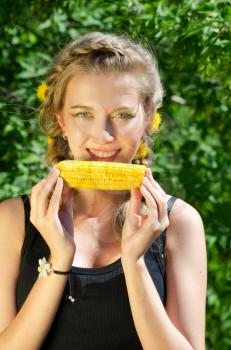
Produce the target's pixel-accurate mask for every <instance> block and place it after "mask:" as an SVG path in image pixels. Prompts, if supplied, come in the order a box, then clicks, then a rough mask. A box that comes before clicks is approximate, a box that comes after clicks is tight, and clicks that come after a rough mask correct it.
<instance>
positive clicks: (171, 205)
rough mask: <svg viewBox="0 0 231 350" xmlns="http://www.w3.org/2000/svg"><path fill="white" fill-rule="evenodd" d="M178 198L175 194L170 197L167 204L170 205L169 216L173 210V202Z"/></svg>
mask: <svg viewBox="0 0 231 350" xmlns="http://www.w3.org/2000/svg"><path fill="white" fill-rule="evenodd" d="M176 199H177V198H176V197H174V196H171V197H170V198H169V199H168V202H167V205H168V217H169V215H170V212H171V210H172V207H173V204H174V202H175V200H176Z"/></svg>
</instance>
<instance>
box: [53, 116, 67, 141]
mask: <svg viewBox="0 0 231 350" xmlns="http://www.w3.org/2000/svg"><path fill="white" fill-rule="evenodd" d="M55 117H56V119H57V121H58V123H59V126H60V128H61V129H62V131H63V134H64V135H65V136H67V135H66V126H65V123H64V119H63V114H62V113H61V112H55Z"/></svg>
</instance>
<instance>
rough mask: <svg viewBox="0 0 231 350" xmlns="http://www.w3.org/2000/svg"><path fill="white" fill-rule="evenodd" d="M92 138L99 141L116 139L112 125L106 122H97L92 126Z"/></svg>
mask: <svg viewBox="0 0 231 350" xmlns="http://www.w3.org/2000/svg"><path fill="white" fill-rule="evenodd" d="M92 138H94V139H95V140H97V142H99V141H100V140H102V141H104V142H105V141H111V140H113V139H114V136H113V128H112V125H110V124H109V123H108V121H106V122H102V123H97V124H95V125H94V126H93V128H92Z"/></svg>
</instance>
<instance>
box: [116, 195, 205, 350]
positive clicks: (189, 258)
mask: <svg viewBox="0 0 231 350" xmlns="http://www.w3.org/2000/svg"><path fill="white" fill-rule="evenodd" d="M177 202H178V204H177ZM166 245H167V247H166V248H167V266H166V284H167V291H166V292H167V301H166V309H165V308H164V306H163V304H162V302H161V300H160V297H159V294H158V292H157V290H156V287H155V285H154V284H153V281H152V279H151V277H150V274H149V272H148V270H147V268H146V266H145V262H144V259H143V257H142V258H141V259H139V261H134V259H133V260H132V259H131V257H123V258H122V263H123V268H124V273H125V280H126V285H127V290H128V296H129V301H130V305H131V311H132V315H133V319H134V324H135V327H136V330H137V333H138V336H139V338H140V341H141V343H142V346H143V349H144V350H155V349H156V350H159V349H161V350H205V304H206V285H207V259H206V244H205V236H204V228H203V223H202V220H201V217H200V215H199V213H198V212H197V211H196V210H195V209H194V208H193V207H192V206H190V205H189V204H187V203H186V202H183V201H182V200H179V199H178V200H177V201H176V202H175V204H174V207H173V209H172V212H171V215H170V225H169V228H168V232H167V240H166Z"/></svg>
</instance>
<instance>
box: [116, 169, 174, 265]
mask: <svg viewBox="0 0 231 350" xmlns="http://www.w3.org/2000/svg"><path fill="white" fill-rule="evenodd" d="M142 196H143V197H144V198H145V201H146V204H147V206H148V210H147V213H146V214H143V213H142V212H141V204H142V203H141V199H142ZM168 226H169V219H168V213H167V195H166V193H165V192H164V191H163V189H162V188H161V187H160V185H159V184H158V183H157V182H156V181H155V180H154V179H153V177H152V172H151V170H150V169H149V168H148V169H147V171H146V174H145V176H144V179H143V186H142V185H141V187H140V189H139V188H134V189H131V200H130V205H129V207H128V210H127V213H126V219H125V223H124V226H123V230H122V238H121V255H122V258H125V259H127V258H128V259H133V260H136V261H137V260H138V259H139V258H141V257H143V256H144V254H145V252H146V251H147V250H148V249H149V247H150V246H151V244H152V243H153V241H154V240H155V239H156V238H157V237H158V236H159V235H160V234H161V232H163V231H164V230H165V228H166V227H168Z"/></svg>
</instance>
